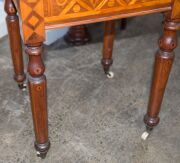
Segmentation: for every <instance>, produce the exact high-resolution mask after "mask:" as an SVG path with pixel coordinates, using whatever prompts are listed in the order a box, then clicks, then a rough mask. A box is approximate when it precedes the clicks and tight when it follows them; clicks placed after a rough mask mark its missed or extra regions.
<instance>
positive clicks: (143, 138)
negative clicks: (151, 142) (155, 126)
mask: <svg viewBox="0 0 180 163" xmlns="http://www.w3.org/2000/svg"><path fill="white" fill-rule="evenodd" d="M148 137H149V132H147V131H145V132H143V134H142V135H141V139H142V140H146V139H147V138H148Z"/></svg>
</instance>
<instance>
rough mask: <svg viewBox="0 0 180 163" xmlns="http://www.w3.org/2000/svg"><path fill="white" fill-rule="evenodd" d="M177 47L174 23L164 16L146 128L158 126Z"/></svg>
mask: <svg viewBox="0 0 180 163" xmlns="http://www.w3.org/2000/svg"><path fill="white" fill-rule="evenodd" d="M176 46H177V36H176V28H175V23H174V22H172V21H171V19H170V18H169V17H168V15H166V17H165V22H164V33H163V36H162V37H161V38H160V40H159V47H160V50H159V51H158V52H157V53H156V57H155V64H154V73H153V79H152V85H151V93H150V98H149V104H148V110H147V113H146V115H145V117H144V122H145V124H146V126H147V127H148V128H151V129H152V128H153V127H155V126H156V125H158V123H159V121H160V118H159V113H160V108H161V104H162V100H163V96H164V92H165V88H166V85H167V81H168V78H169V74H170V71H171V67H172V64H173V61H174V52H173V50H174V49H175V48H176Z"/></svg>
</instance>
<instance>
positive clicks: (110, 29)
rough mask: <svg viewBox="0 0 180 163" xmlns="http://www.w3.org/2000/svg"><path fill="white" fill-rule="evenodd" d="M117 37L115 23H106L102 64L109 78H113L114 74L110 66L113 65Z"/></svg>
mask: <svg viewBox="0 0 180 163" xmlns="http://www.w3.org/2000/svg"><path fill="white" fill-rule="evenodd" d="M114 36H115V21H106V22H105V26H104V45H103V57H102V60H101V64H102V65H103V69H104V72H105V74H106V75H107V77H108V78H113V77H114V73H113V72H111V71H110V66H111V65H112V64H113V59H112V52H113V43H114Z"/></svg>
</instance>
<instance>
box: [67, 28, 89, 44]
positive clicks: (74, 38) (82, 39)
mask: <svg viewBox="0 0 180 163" xmlns="http://www.w3.org/2000/svg"><path fill="white" fill-rule="evenodd" d="M64 40H65V41H66V43H68V44H70V45H75V46H79V45H85V44H87V43H88V42H90V40H91V36H90V34H89V32H88V29H87V27H86V26H85V25H78V26H73V27H70V29H69V31H68V32H67V34H66V35H65V36H64Z"/></svg>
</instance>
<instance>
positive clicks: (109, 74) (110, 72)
mask: <svg viewBox="0 0 180 163" xmlns="http://www.w3.org/2000/svg"><path fill="white" fill-rule="evenodd" d="M106 75H107V77H108V78H109V79H112V78H114V73H113V72H112V71H109V72H108V73H107V74H106Z"/></svg>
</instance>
